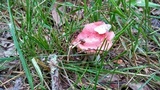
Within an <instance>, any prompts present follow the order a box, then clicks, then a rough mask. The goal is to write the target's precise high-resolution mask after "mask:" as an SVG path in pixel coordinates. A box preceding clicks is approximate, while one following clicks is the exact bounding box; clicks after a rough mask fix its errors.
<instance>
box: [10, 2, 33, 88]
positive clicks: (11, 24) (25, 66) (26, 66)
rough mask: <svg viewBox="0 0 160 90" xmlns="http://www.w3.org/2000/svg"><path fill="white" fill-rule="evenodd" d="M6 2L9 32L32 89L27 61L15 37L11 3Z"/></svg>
mask: <svg viewBox="0 0 160 90" xmlns="http://www.w3.org/2000/svg"><path fill="white" fill-rule="evenodd" d="M7 3H8V11H9V16H10V21H11V23H10V24H9V28H10V32H11V35H12V38H13V40H14V45H15V47H16V49H17V51H18V53H19V58H20V60H21V63H22V66H23V69H24V72H25V74H26V77H27V79H28V82H29V85H30V88H31V90H34V85H33V82H32V81H33V80H32V76H31V73H30V71H29V68H28V65H27V62H26V60H25V58H24V56H23V53H22V51H21V49H20V47H19V43H18V41H17V37H16V35H15V26H14V21H13V16H12V12H11V4H10V0H7Z"/></svg>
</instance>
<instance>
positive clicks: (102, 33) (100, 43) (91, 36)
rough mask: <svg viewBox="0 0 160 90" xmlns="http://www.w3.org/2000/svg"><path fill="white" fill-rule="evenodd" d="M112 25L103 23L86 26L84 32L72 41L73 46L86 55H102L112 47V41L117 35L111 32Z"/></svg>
mask: <svg viewBox="0 0 160 90" xmlns="http://www.w3.org/2000/svg"><path fill="white" fill-rule="evenodd" d="M110 28H111V25H110V24H106V23H104V22H102V21H98V22H94V23H90V24H86V25H85V27H84V28H83V30H82V31H81V32H80V33H79V34H78V35H77V37H76V38H75V39H73V40H72V42H71V43H72V45H73V46H76V47H77V48H78V50H81V51H84V52H85V53H96V52H97V50H99V51H100V53H102V52H103V51H106V50H109V49H110V48H111V46H112V39H113V38H114V36H115V34H114V32H112V31H109V29H110Z"/></svg>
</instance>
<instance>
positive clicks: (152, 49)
mask: <svg viewBox="0 0 160 90" xmlns="http://www.w3.org/2000/svg"><path fill="white" fill-rule="evenodd" d="M83 2H87V0H83ZM73 3H74V2H71V3H69V2H62V3H59V2H56V1H55V0H43V1H42V0H35V1H30V0H26V1H23V0H21V1H19V0H14V2H13V1H11V0H8V2H6V1H5V0H2V3H1V6H2V10H1V11H0V13H1V14H2V17H0V18H1V19H2V20H1V21H2V22H4V23H10V24H11V27H10V31H11V34H12V37H13V40H14V44H15V47H16V48H17V51H18V53H19V59H20V61H21V64H22V67H23V70H24V72H25V75H26V77H27V79H28V83H29V84H30V88H31V89H33V88H34V89H47V85H48V86H49V85H50V83H51V81H50V78H49V76H48V75H49V71H46V70H45V68H46V66H47V56H48V55H49V54H57V56H58V58H59V60H61V61H62V63H63V65H62V64H61V63H60V64H59V67H60V75H61V79H62V81H63V80H64V81H63V82H66V81H65V74H64V73H65V72H64V70H65V71H66V72H67V75H68V77H69V80H70V82H71V83H72V84H73V86H74V88H75V89H78V87H79V88H81V90H93V89H94V90H96V89H97V88H106V89H107V88H111V87H110V83H109V82H113V81H112V78H115V77H114V75H117V76H120V77H125V80H126V82H125V83H124V84H127V83H140V82H143V85H142V87H140V89H142V88H143V87H144V86H145V85H148V86H149V87H151V88H152V89H157V88H158V87H159V86H160V85H159V84H158V82H159V81H160V77H159V70H160V65H159V62H160V52H159V51H160V38H159V34H160V33H158V32H155V31H154V30H153V28H152V26H151V23H150V21H151V18H152V17H154V18H159V17H158V16H152V15H151V14H150V11H151V10H152V9H153V8H154V7H152V8H151V6H150V4H149V3H150V2H149V0H145V6H142V7H141V8H142V10H143V11H139V10H138V7H137V6H132V2H128V3H126V0H108V2H107V1H103V2H102V0H95V2H93V1H92V2H90V6H89V7H88V6H87V3H84V4H82V3H76V4H73ZM7 4H8V5H7ZM54 4H58V5H59V7H57V10H58V9H59V8H60V7H64V8H65V9H66V10H67V11H65V12H63V11H60V10H59V11H58V13H59V15H60V17H62V18H63V19H64V20H62V21H63V23H64V25H62V26H59V25H56V23H55V22H54V20H53V19H52V16H51V10H52V7H53V5H54ZM7 8H8V11H7ZM155 8H156V7H155ZM68 9H69V10H68ZM82 10H84V11H83V13H82V14H80V15H76V12H77V11H82ZM5 12H7V13H5ZM80 16H82V17H80ZM99 20H102V21H104V22H106V23H109V24H111V25H112V28H111V30H112V31H114V32H115V34H116V36H115V38H114V40H113V42H114V45H113V47H112V48H111V49H110V50H109V51H106V52H105V53H103V54H102V55H101V56H100V57H101V58H100V60H96V59H91V58H90V57H89V56H88V55H86V54H79V53H77V52H75V51H74V50H73V53H72V54H71V56H72V58H70V60H69V62H68V63H67V62H66V57H67V53H68V48H69V46H70V43H71V36H72V35H73V34H74V33H75V32H77V31H80V30H81V29H82V28H83V25H85V24H86V23H89V22H94V21H99ZM15 57H17V56H15ZM32 58H37V59H40V58H44V61H43V62H41V64H40V61H37V63H38V64H36V67H40V70H41V71H40V70H39V68H38V73H37V72H36V67H34V66H35V65H33V64H32ZM0 60H3V61H2V62H5V60H6V61H9V60H13V59H12V58H1V59H0ZM119 60H122V61H123V63H121V64H118V63H116V61H119ZM122 64H124V65H122ZM3 65H4V64H3ZM37 65H39V66H37ZM4 70H5V69H4ZM145 70H148V71H145ZM39 73H40V74H39ZM41 73H42V74H43V79H42V76H41ZM110 75H111V77H109V79H108V81H107V82H103V84H101V82H102V80H101V79H103V78H105V77H107V76H110ZM39 77H40V80H39ZM32 78H33V80H32ZM42 80H44V81H43V83H45V84H43V83H42ZM83 80H85V84H83V82H84V81H83ZM37 81H38V82H37ZM63 84H65V85H66V86H67V85H68V83H63Z"/></svg>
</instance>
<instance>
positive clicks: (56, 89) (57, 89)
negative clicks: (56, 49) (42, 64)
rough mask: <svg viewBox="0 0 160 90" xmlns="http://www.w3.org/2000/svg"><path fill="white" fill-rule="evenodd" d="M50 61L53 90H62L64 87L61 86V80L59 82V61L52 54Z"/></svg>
mask: <svg viewBox="0 0 160 90" xmlns="http://www.w3.org/2000/svg"><path fill="white" fill-rule="evenodd" d="M48 60H49V65H50V70H51V71H50V73H51V80H52V81H51V82H52V84H51V85H52V90H62V87H61V85H60V80H59V72H58V71H59V69H58V67H56V66H58V61H57V55H56V54H52V55H49V57H48Z"/></svg>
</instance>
